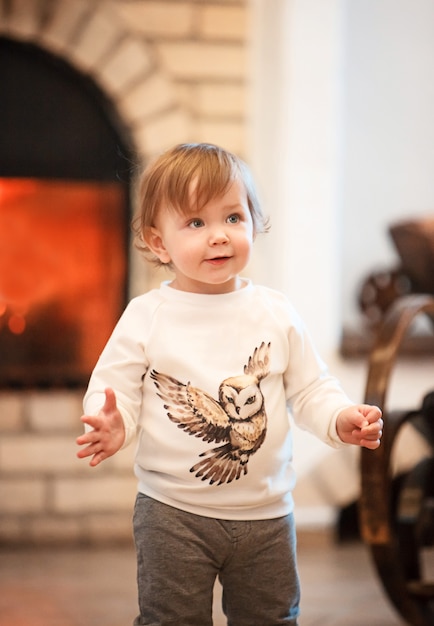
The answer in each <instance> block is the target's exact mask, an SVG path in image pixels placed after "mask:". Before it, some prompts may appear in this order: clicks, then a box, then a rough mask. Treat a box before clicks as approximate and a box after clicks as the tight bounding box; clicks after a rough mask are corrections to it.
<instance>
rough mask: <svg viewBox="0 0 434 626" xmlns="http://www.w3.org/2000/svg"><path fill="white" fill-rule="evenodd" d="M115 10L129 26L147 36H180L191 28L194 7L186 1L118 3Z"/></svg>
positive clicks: (186, 33)
mask: <svg viewBox="0 0 434 626" xmlns="http://www.w3.org/2000/svg"><path fill="white" fill-rule="evenodd" d="M117 11H118V12H119V14H120V15H121V17H122V19H123V20H124V22H125V24H127V25H128V26H129V28H131V29H132V30H133V31H137V32H140V33H142V34H143V35H147V36H149V37H156V36H159V35H160V36H161V35H162V36H164V37H181V36H186V35H188V34H189V33H191V32H192V30H193V24H194V7H193V5H192V4H191V3H188V2H176V3H174V2H164V1H160V2H158V1H157V2H129V3H120V4H118V6H117Z"/></svg>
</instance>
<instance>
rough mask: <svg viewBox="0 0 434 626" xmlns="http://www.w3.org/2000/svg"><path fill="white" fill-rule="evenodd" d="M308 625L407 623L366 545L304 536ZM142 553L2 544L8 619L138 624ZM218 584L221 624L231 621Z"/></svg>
mask: <svg viewBox="0 0 434 626" xmlns="http://www.w3.org/2000/svg"><path fill="white" fill-rule="evenodd" d="M299 570H300V576H301V581H302V592H303V599H302V617H301V619H300V626H366V625H367V624H369V625H370V626H399V625H401V626H402V624H403V622H402V621H401V620H400V619H399V618H398V616H397V614H396V613H395V611H394V610H393V608H392V607H391V606H390V605H389V603H388V601H387V600H386V598H385V597H384V595H383V592H382V590H381V586H380V584H379V582H378V579H377V577H376V573H375V571H374V570H373V567H372V565H371V563H370V558H369V554H368V553H367V551H366V548H365V547H364V546H363V545H362V544H361V543H359V542H357V541H356V542H351V543H343V544H340V545H335V544H334V543H333V542H332V541H330V540H326V541H324V540H321V539H318V537H316V538H314V539H313V540H309V539H308V536H304V537H302V538H301V539H300V540H299ZM135 607H136V590H135V556H134V552H133V550H132V549H131V548H129V547H124V548H113V549H93V550H86V549H74V550H71V549H69V550H68V549H51V550H34V551H26V550H15V551H10V550H5V549H3V550H2V551H0V624H1V626H131V624H132V620H133V618H134V617H135V614H136V609H135ZM225 625H226V622H225V620H224V617H223V615H222V613H221V610H220V607H219V590H218V589H217V590H216V601H215V613H214V626H225Z"/></svg>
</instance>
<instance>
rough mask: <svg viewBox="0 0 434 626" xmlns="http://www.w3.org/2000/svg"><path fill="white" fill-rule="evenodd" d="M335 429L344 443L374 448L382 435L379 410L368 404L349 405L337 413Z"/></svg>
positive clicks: (378, 443)
mask: <svg viewBox="0 0 434 626" xmlns="http://www.w3.org/2000/svg"><path fill="white" fill-rule="evenodd" d="M336 430H337V433H338V435H339V437H340V438H341V439H342V441H343V442H344V443H352V444H354V445H356V446H363V447H364V448H369V449H370V450H375V449H376V448H378V447H379V445H380V441H381V437H382V435H383V420H382V418H381V410H380V409H379V408H378V407H377V406H370V405H369V404H358V405H355V406H350V407H348V408H347V409H344V410H343V411H341V412H340V413H339V415H338V419H337V421H336Z"/></svg>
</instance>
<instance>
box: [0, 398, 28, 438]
mask: <svg viewBox="0 0 434 626" xmlns="http://www.w3.org/2000/svg"><path fill="white" fill-rule="evenodd" d="M23 428H24V419H23V402H22V400H21V398H20V397H19V395H18V394H16V393H8V392H3V393H1V394H0V432H14V431H16V432H18V431H21V430H22V429H23Z"/></svg>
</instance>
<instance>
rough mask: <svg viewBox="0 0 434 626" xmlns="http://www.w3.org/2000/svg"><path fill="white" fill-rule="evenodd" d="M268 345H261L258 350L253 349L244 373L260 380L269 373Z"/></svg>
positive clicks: (263, 343)
mask: <svg viewBox="0 0 434 626" xmlns="http://www.w3.org/2000/svg"><path fill="white" fill-rule="evenodd" d="M270 345H271V344H270V343H265V342H264V341H263V342H262V343H261V345H260V346H259V348H255V350H254V352H253V354H252V356H251V357H249V360H248V361H247V364H246V365H245V366H244V373H245V374H251V375H252V376H256V378H257V379H258V380H262V379H263V378H265V377H266V376H267V375H268V374H269V373H270V367H269V365H270Z"/></svg>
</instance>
